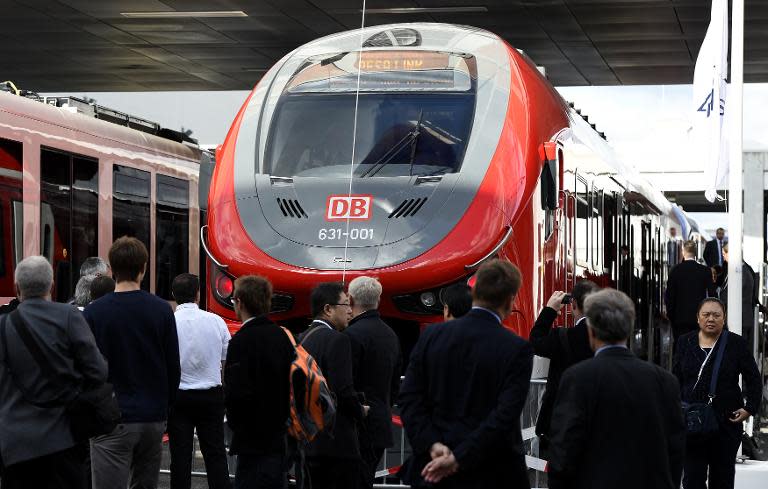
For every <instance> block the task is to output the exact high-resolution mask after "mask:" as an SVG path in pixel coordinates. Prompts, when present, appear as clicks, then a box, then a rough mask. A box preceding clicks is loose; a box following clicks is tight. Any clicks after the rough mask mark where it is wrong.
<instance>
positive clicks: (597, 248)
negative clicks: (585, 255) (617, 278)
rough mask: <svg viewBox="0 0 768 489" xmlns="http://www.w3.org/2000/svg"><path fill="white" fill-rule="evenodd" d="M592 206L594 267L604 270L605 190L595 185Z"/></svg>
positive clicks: (591, 223)
mask: <svg viewBox="0 0 768 489" xmlns="http://www.w3.org/2000/svg"><path fill="white" fill-rule="evenodd" d="M591 197H592V208H591V209H590V210H591V214H592V216H591V219H590V226H591V229H592V233H591V234H590V240H591V241H590V243H591V245H592V267H593V268H594V269H595V270H597V271H602V267H603V263H602V256H603V199H604V193H603V190H598V189H596V188H594V187H593V191H592V193H591Z"/></svg>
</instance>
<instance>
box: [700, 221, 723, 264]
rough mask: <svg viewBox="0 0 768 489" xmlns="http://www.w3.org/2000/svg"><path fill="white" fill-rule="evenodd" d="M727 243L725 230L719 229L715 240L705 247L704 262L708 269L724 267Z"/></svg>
mask: <svg viewBox="0 0 768 489" xmlns="http://www.w3.org/2000/svg"><path fill="white" fill-rule="evenodd" d="M725 243H726V241H725V229H723V228H717V231H715V239H713V240H712V241H707V244H706V245H705V246H704V262H705V263H706V264H707V266H708V267H714V266H715V265H720V266H722V265H723V261H724V260H723V245H724V244H725Z"/></svg>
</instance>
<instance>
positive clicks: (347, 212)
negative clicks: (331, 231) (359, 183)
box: [325, 195, 372, 221]
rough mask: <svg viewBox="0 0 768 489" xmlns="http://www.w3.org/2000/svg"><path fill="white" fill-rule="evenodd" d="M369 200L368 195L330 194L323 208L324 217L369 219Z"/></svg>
mask: <svg viewBox="0 0 768 489" xmlns="http://www.w3.org/2000/svg"><path fill="white" fill-rule="evenodd" d="M371 200H372V198H371V196H370V195H330V196H328V204H327V206H326V209H325V219H326V220H328V221H343V220H347V219H351V220H356V221H364V220H366V219H370V218H371Z"/></svg>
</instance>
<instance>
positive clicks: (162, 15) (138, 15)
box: [120, 10, 248, 19]
mask: <svg viewBox="0 0 768 489" xmlns="http://www.w3.org/2000/svg"><path fill="white" fill-rule="evenodd" d="M120 15H122V16H123V17H127V18H129V19H183V18H194V17H197V18H221V17H248V14H246V13H245V12H243V11H242V10H203V11H196V12H178V11H175V10H172V11H165V12H120Z"/></svg>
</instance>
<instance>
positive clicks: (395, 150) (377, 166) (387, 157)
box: [360, 116, 421, 178]
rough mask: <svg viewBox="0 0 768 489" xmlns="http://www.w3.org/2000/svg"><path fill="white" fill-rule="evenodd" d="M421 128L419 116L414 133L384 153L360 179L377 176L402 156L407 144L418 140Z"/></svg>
mask: <svg viewBox="0 0 768 489" xmlns="http://www.w3.org/2000/svg"><path fill="white" fill-rule="evenodd" d="M420 126H421V116H419V121H418V123H417V124H416V127H415V128H414V129H413V130H412V131H408V132H407V133H406V134H405V136H403V137H402V138H401V139H400V141H398V142H396V143H395V145H394V146H392V147H391V148H390V149H389V150H388V151H387V152H386V153H384V154H383V155H382V156H381V158H379V159H378V160H376V162H375V163H374V164H373V165H371V167H370V168H368V169H367V170H366V171H364V172H363V173H361V174H360V178H365V177H369V176H370V177H372V176H374V175H376V174H377V173H378V172H379V171H380V170H381V169H382V168H384V166H386V164H387V163H389V162H390V161H392V159H393V158H394V157H395V156H397V155H398V154H400V151H402V150H403V148H405V147H406V145H407V144H409V143H412V142H413V141H415V140H416V138H418V137H419V132H420V131H419V127H420Z"/></svg>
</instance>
